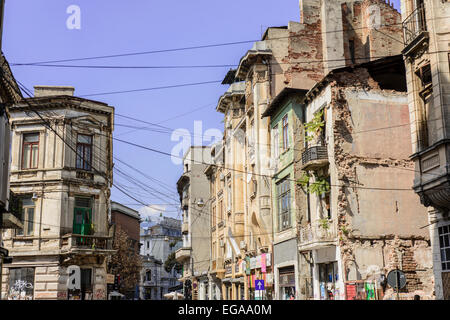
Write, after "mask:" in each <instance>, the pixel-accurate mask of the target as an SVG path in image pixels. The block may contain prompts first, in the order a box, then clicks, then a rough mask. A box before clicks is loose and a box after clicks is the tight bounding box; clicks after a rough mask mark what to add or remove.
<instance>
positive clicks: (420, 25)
mask: <svg viewBox="0 0 450 320" xmlns="http://www.w3.org/2000/svg"><path fill="white" fill-rule="evenodd" d="M402 25H403V42H404V43H405V48H404V49H403V54H405V55H408V54H409V53H411V52H413V51H414V50H415V49H418V48H420V47H421V44H423V43H424V42H425V41H427V40H428V32H427V24H426V19H425V7H424V6H423V5H421V6H419V7H417V8H416V9H415V10H414V11H413V12H411V14H410V15H409V16H408V17H407V18H406V19H405V20H404V21H403V23H402Z"/></svg>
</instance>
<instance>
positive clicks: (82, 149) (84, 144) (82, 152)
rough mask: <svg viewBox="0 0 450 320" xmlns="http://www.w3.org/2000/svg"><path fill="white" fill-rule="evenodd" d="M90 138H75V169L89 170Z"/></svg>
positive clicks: (81, 136)
mask: <svg viewBox="0 0 450 320" xmlns="http://www.w3.org/2000/svg"><path fill="white" fill-rule="evenodd" d="M91 162H92V136H87V135H84V134H79V135H78V136H77V169H84V170H91Z"/></svg>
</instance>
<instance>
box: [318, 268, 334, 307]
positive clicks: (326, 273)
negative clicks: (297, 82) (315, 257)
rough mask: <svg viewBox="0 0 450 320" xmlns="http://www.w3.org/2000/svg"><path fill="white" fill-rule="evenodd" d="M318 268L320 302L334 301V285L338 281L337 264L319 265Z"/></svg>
mask: <svg viewBox="0 0 450 320" xmlns="http://www.w3.org/2000/svg"><path fill="white" fill-rule="evenodd" d="M318 267H319V287H320V300H335V297H336V293H337V292H336V289H337V287H336V284H337V281H338V280H339V273H338V270H337V262H331V263H320V264H318Z"/></svg>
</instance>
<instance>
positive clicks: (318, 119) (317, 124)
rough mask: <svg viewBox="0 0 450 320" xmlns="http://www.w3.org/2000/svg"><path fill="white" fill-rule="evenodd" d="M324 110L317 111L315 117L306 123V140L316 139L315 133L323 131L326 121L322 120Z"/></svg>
mask: <svg viewBox="0 0 450 320" xmlns="http://www.w3.org/2000/svg"><path fill="white" fill-rule="evenodd" d="M322 117H323V110H322V111H320V112H316V113H315V114H314V118H313V119H312V120H311V121H309V122H307V123H305V131H306V133H308V135H306V136H305V139H306V141H311V140H312V139H314V136H315V135H319V134H320V132H322V130H323V127H324V125H325V122H324V121H322Z"/></svg>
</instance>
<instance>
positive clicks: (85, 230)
mask: <svg viewBox="0 0 450 320" xmlns="http://www.w3.org/2000/svg"><path fill="white" fill-rule="evenodd" d="M91 225H92V209H90V208H75V210H74V216H73V233H74V234H81V235H90V234H91V229H92V228H91Z"/></svg>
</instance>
